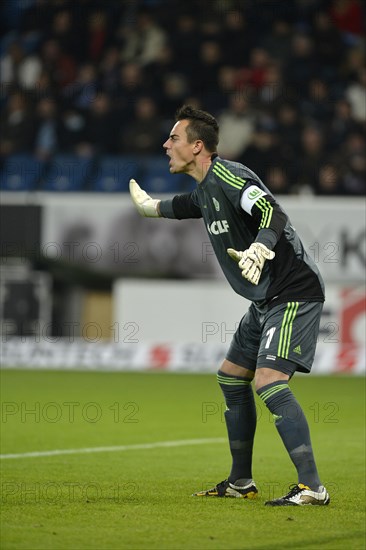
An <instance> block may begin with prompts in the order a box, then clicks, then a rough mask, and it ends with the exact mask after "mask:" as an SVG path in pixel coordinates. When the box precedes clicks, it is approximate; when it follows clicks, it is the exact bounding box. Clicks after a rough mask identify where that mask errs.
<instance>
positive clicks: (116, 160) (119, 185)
mask: <svg viewBox="0 0 366 550" xmlns="http://www.w3.org/2000/svg"><path fill="white" fill-rule="evenodd" d="M140 174H141V163H140V162H139V159H138V158H137V157H133V156H123V157H120V156H106V157H102V158H101V160H100V161H99V163H98V166H97V168H96V175H95V176H94V178H93V181H94V183H92V184H91V186H90V190H91V191H98V192H108V193H113V192H121V191H124V192H126V191H128V184H129V181H130V179H131V178H134V179H136V180H139V177H140Z"/></svg>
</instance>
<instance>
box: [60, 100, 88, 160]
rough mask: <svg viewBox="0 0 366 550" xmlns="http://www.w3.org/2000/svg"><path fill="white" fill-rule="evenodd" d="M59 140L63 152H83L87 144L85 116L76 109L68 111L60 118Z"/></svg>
mask: <svg viewBox="0 0 366 550" xmlns="http://www.w3.org/2000/svg"><path fill="white" fill-rule="evenodd" d="M59 139H60V149H61V150H62V151H63V152H66V153H78V152H79V151H83V150H84V147H85V144H86V143H87V135H86V119H85V116H84V115H82V114H81V113H79V112H78V111H77V110H76V109H74V108H69V109H66V110H65V111H64V112H63V113H62V116H61V118H60V130H59Z"/></svg>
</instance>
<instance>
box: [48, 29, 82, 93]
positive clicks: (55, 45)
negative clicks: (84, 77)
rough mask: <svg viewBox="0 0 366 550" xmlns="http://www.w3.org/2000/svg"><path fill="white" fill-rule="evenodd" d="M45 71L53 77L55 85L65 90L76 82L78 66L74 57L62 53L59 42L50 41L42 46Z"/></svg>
mask: <svg viewBox="0 0 366 550" xmlns="http://www.w3.org/2000/svg"><path fill="white" fill-rule="evenodd" d="M41 59H42V62H43V67H44V69H45V70H46V71H47V72H48V73H49V74H51V75H52V78H53V79H54V82H55V84H56V85H57V86H58V87H60V88H64V87H65V86H67V85H68V84H71V82H73V81H74V80H75V77H76V72H77V65H76V62H75V60H74V59H73V57H71V56H70V55H67V54H65V53H63V52H62V50H61V47H60V44H59V42H58V41H57V40H54V39H52V38H51V39H49V40H46V42H44V44H43V45H42V56H41Z"/></svg>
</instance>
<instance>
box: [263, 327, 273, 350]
mask: <svg viewBox="0 0 366 550" xmlns="http://www.w3.org/2000/svg"><path fill="white" fill-rule="evenodd" d="M275 332H276V327H272V328H269V329H268V330H267V332H266V336H267V342H266V345H265V346H264V347H265V349H268V348H269V346H270V345H271V342H272V338H273V335H274V333H275Z"/></svg>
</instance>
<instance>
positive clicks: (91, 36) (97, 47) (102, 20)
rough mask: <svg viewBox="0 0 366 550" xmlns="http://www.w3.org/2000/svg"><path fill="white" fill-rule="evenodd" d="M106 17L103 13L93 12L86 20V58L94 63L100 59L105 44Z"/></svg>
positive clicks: (106, 31) (106, 35) (99, 11)
mask: <svg viewBox="0 0 366 550" xmlns="http://www.w3.org/2000/svg"><path fill="white" fill-rule="evenodd" d="M107 37H108V28H107V15H106V13H105V12H104V11H101V10H98V11H94V12H93V13H91V14H90V15H89V18H88V38H87V40H88V56H89V59H90V60H91V61H93V62H94V63H96V62H97V61H99V60H100V59H101V57H102V54H103V51H104V49H105V45H106V43H107Z"/></svg>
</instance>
